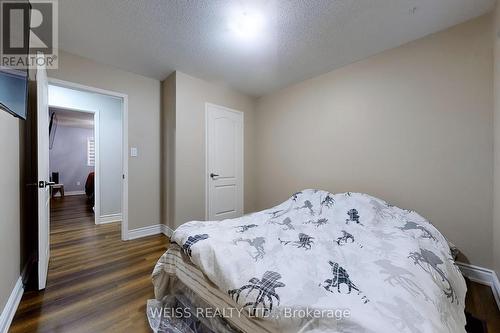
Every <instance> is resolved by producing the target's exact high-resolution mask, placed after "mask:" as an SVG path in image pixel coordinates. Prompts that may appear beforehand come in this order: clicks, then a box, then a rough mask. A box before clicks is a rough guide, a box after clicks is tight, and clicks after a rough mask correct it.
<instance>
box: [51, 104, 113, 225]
mask: <svg viewBox="0 0 500 333" xmlns="http://www.w3.org/2000/svg"><path fill="white" fill-rule="evenodd" d="M98 124H99V112H97V111H91V110H77V109H64V108H60V107H50V106H49V175H50V181H51V182H52V183H53V184H54V185H52V193H51V196H52V203H51V207H52V208H53V210H54V211H56V208H57V210H61V209H63V208H64V207H65V206H72V207H74V206H75V204H76V203H78V204H79V205H78V206H80V207H79V209H78V211H79V213H81V214H82V215H83V216H84V217H90V216H92V217H93V219H94V224H99V222H100V221H99V217H100V213H99V205H98V204H97V205H96V202H97V203H99V202H100V198H97V200H96V182H95V174H96V172H95V170H96V169H97V170H99V169H100V165H99V159H98V158H97V156H99V152H98V147H99V146H100V142H99V129H98V127H97V125H98ZM68 197H72V198H71V199H70V198H68ZM96 206H97V209H96ZM88 214H90V216H87V215H88ZM53 215H55V214H54V213H53V212H51V221H54V220H55V218H54V216H53ZM120 220H121V219H120ZM120 220H118V221H115V222H119V221H120Z"/></svg>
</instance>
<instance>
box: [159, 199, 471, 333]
mask: <svg viewBox="0 0 500 333" xmlns="http://www.w3.org/2000/svg"><path fill="white" fill-rule="evenodd" d="M172 242H173V243H175V244H178V245H173V246H172V248H170V249H169V250H168V251H167V253H166V254H165V255H164V256H163V257H162V258H161V259H160V261H159V262H158V265H157V267H156V268H155V272H154V274H153V281H154V285H155V293H156V297H157V299H161V298H162V297H164V296H165V295H168V294H169V293H172V292H173V290H174V288H175V283H176V281H181V282H182V283H183V284H185V285H186V286H187V287H188V288H190V289H192V290H193V292H194V293H195V294H196V295H199V296H200V297H201V298H202V299H203V300H204V301H206V302H207V303H209V304H211V305H213V306H214V307H216V308H219V309H237V310H245V311H241V312H238V313H233V315H231V316H227V317H226V319H227V320H228V321H229V322H231V323H232V325H233V327H235V328H237V329H238V330H241V331H244V332H436V333H438V332H443V333H444V332H454V333H455V332H465V329H464V326H465V315H464V303H465V293H466V285H465V281H464V279H463V277H462V275H461V273H460V271H459V269H458V268H457V266H456V265H455V262H454V259H453V256H452V254H451V251H450V247H449V245H448V242H447V240H446V239H445V237H444V236H443V235H442V234H441V233H440V232H439V231H438V230H437V229H436V228H435V227H434V226H433V225H432V224H431V223H429V222H428V221H427V220H426V219H425V218H423V217H422V216H420V215H419V214H417V213H416V212H414V211H411V210H405V209H400V208H398V207H395V206H393V205H390V204H388V203H386V202H384V201H383V200H380V199H377V198H375V197H372V196H369V195H366V194H362V193H341V194H332V193H329V192H326V191H321V190H304V191H301V192H298V193H296V194H294V195H292V196H291V197H290V199H288V200H287V201H285V202H283V203H282V204H280V205H278V206H276V207H273V208H271V209H268V210H264V211H260V212H256V213H253V214H249V215H246V216H243V217H241V218H237V219H230V220H224V221H208V222H203V221H193V222H189V223H185V224H183V225H182V226H180V227H179V228H177V229H176V230H175V232H174V234H173V235H172ZM339 311H340V313H339Z"/></svg>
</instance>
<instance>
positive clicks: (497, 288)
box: [457, 262, 500, 309]
mask: <svg viewBox="0 0 500 333" xmlns="http://www.w3.org/2000/svg"><path fill="white" fill-rule="evenodd" d="M457 266H458V267H459V268H460V271H461V272H462V274H463V275H464V276H465V277H467V278H468V279H469V280H471V281H474V282H477V283H481V284H484V285H487V286H489V287H490V288H491V292H492V293H493V296H494V297H495V301H496V302H497V306H498V308H499V309H500V282H499V281H498V276H497V274H496V273H495V271H493V270H491V269H488V268H484V267H479V266H475V265H471V264H466V263H462V262H457Z"/></svg>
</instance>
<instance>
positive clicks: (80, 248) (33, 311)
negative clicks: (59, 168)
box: [10, 196, 169, 333]
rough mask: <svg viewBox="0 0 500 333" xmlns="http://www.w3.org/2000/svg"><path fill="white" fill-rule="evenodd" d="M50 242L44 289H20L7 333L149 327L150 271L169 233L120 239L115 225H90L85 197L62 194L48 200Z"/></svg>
mask: <svg viewBox="0 0 500 333" xmlns="http://www.w3.org/2000/svg"><path fill="white" fill-rule="evenodd" d="M50 242H51V258H50V265H49V274H48V281H47V288H46V290H45V291H42V292H26V293H25V294H24V296H23V298H22V301H21V304H20V305H19V308H18V311H17V313H16V316H15V318H14V321H13V323H12V326H11V330H10V332H13V333H17V332H149V331H150V330H149V326H148V323H147V319H146V312H145V311H146V310H145V307H146V300H147V299H149V298H153V297H154V296H153V286H152V284H151V279H150V275H151V272H152V270H153V267H154V265H155V263H156V261H157V260H158V258H159V257H160V256H161V255H162V254H163V253H164V252H165V251H166V249H167V247H168V244H169V243H168V238H166V237H165V236H163V235H158V236H151V237H147V238H142V239H138V240H133V241H128V242H123V241H121V239H120V225H119V224H117V223H111V224H103V225H95V224H94V216H93V213H92V212H91V211H89V209H88V207H87V205H86V197H85V196H66V197H64V198H56V199H52V203H51V240H50Z"/></svg>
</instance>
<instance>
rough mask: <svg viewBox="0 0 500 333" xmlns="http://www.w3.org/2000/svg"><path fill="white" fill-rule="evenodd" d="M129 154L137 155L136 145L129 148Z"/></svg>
mask: <svg viewBox="0 0 500 333" xmlns="http://www.w3.org/2000/svg"><path fill="white" fill-rule="evenodd" d="M130 156H131V157H137V148H136V147H132V148H130Z"/></svg>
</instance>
